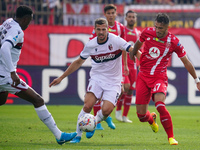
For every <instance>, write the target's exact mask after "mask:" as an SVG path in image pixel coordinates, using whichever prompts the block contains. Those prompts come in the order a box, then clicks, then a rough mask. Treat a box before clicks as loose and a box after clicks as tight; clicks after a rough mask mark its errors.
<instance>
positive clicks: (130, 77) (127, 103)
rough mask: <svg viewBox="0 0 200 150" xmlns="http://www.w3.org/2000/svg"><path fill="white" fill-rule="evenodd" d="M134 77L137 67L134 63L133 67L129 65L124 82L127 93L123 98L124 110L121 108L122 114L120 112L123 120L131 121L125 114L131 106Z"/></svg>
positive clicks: (134, 83)
mask: <svg viewBox="0 0 200 150" xmlns="http://www.w3.org/2000/svg"><path fill="white" fill-rule="evenodd" d="M136 79H137V67H136V65H135V67H129V75H128V79H127V81H126V82H125V83H126V84H125V91H126V93H127V94H126V96H125V98H124V110H123V114H122V120H123V122H128V123H132V121H131V120H129V119H128V117H127V116H128V112H129V110H130V106H131V101H132V97H133V90H135V86H136Z"/></svg>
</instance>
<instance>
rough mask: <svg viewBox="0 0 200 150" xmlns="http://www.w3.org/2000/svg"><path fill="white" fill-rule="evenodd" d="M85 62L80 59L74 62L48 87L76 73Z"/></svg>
mask: <svg viewBox="0 0 200 150" xmlns="http://www.w3.org/2000/svg"><path fill="white" fill-rule="evenodd" d="M84 62H85V60H84V59H81V58H80V57H79V58H78V59H77V60H75V61H74V62H73V63H71V65H70V66H69V67H68V68H67V69H66V70H65V72H64V73H63V74H62V75H61V76H60V77H58V78H56V79H54V80H53V81H52V82H51V83H50V84H49V87H51V86H53V85H57V84H59V83H60V82H61V81H62V80H63V79H64V78H65V77H67V76H68V75H70V74H71V73H73V72H74V71H76V70H77V69H79V68H80V66H81V65H82V64H83V63H84Z"/></svg>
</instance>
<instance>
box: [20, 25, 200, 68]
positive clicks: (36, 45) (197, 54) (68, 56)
mask: <svg viewBox="0 0 200 150" xmlns="http://www.w3.org/2000/svg"><path fill="white" fill-rule="evenodd" d="M139 29H140V30H142V28H139ZM92 30H93V27H85V26H79V27H77V26H36V25H31V26H30V27H29V28H28V29H27V30H26V31H25V40H24V41H25V42H24V45H23V48H22V54H21V58H20V61H19V64H18V65H29V66H30V65H32V66H66V65H68V64H70V63H71V62H73V61H74V60H75V59H76V58H77V57H79V54H80V52H81V51H82V49H83V47H84V45H85V44H86V43H87V42H88V40H89V37H90V34H91V32H92ZM169 31H170V32H172V33H173V34H175V35H176V36H177V37H178V38H179V39H180V42H181V44H182V45H183V46H184V47H185V49H186V52H187V55H188V57H189V59H190V60H191V61H192V63H193V64H194V66H195V67H200V63H199V60H200V50H199V48H200V37H199V35H200V29H193V28H188V29H184V28H171V29H169ZM170 64H171V66H172V67H183V65H182V63H180V61H179V59H178V58H177V56H175V55H173V56H172V59H171V63H170ZM84 65H85V66H90V61H88V62H86V63H84Z"/></svg>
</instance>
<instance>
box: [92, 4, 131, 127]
mask: <svg viewBox="0 0 200 150" xmlns="http://www.w3.org/2000/svg"><path fill="white" fill-rule="evenodd" d="M104 16H105V17H106V20H107V21H108V32H109V33H113V34H115V35H117V36H120V37H121V38H123V39H124V26H123V25H122V24H121V23H120V22H118V21H116V20H115V19H116V17H117V7H116V6H115V5H113V4H108V5H106V6H105V7H104ZM94 37H96V33H95V30H93V32H92V36H91V37H90V40H91V39H93V38H94ZM122 55H123V61H124V66H125V67H124V70H125V71H124V72H125V73H126V74H128V66H127V54H126V52H124V51H123V52H122ZM100 109H101V101H99V102H97V103H96V104H95V105H94V107H93V111H94V116H96V114H97V112H98V111H99V110H100ZM107 119H108V121H109V124H108V126H109V127H110V128H111V129H115V124H114V123H113V122H112V118H111V117H110V116H109V117H108V118H107ZM96 130H103V127H102V126H101V123H98V124H97V127H96Z"/></svg>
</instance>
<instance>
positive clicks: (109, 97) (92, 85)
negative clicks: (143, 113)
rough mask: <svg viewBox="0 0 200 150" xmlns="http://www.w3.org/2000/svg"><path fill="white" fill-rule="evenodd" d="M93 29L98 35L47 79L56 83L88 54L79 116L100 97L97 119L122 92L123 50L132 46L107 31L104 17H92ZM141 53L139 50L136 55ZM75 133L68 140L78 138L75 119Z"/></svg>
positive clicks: (101, 116) (74, 68)
mask: <svg viewBox="0 0 200 150" xmlns="http://www.w3.org/2000/svg"><path fill="white" fill-rule="evenodd" d="M95 32H96V34H97V37H95V38H93V39H92V40H90V41H89V42H88V43H87V44H86V45H85V47H84V49H83V51H82V52H81V54H80V57H79V58H78V59H77V60H75V61H74V62H73V63H72V64H71V65H70V66H69V67H68V68H67V69H66V71H65V72H64V73H63V74H62V75H61V76H60V77H58V78H56V79H54V80H53V81H52V82H51V83H50V85H49V86H50V87H51V86H53V85H57V84H59V83H60V82H61V81H62V80H63V79H64V78H65V77H67V76H69V75H70V74H71V73H73V72H74V71H76V70H77V69H79V67H80V66H81V65H82V64H83V63H84V62H85V60H86V59H87V58H88V57H89V56H90V57H91V60H92V63H91V64H92V68H91V70H90V80H89V85H88V87H87V92H86V94H85V99H84V106H83V109H82V110H81V112H80V113H79V115H78V118H79V117H80V116H82V115H83V114H85V113H90V112H91V110H92V108H93V106H94V104H95V103H96V102H97V101H98V99H100V98H102V101H103V104H102V107H101V109H100V110H99V111H98V112H97V115H96V122H100V121H103V120H106V118H107V117H108V116H109V115H110V113H111V112H112V111H113V109H114V108H115V105H116V102H117V99H118V97H119V95H120V93H121V78H122V60H121V55H122V50H124V51H131V50H133V47H132V46H131V45H130V44H129V43H128V42H126V41H125V40H124V39H122V38H120V37H119V36H116V35H114V34H112V33H109V32H108V22H107V20H106V19H104V18H99V19H97V20H95ZM139 56H140V52H138V54H137V57H139ZM76 131H77V136H76V137H75V138H74V139H73V140H72V141H71V143H79V142H80V141H81V136H82V131H81V130H80V129H79V126H78V123H77V129H76ZM94 132H95V130H94V131H92V132H87V133H86V137H87V138H91V137H92V136H93V134H94Z"/></svg>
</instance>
